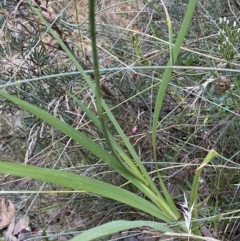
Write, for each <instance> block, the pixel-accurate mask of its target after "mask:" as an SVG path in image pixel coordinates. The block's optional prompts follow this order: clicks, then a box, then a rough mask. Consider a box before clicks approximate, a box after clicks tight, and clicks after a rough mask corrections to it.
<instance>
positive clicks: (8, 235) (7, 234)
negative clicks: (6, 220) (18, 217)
mask: <svg viewBox="0 0 240 241" xmlns="http://www.w3.org/2000/svg"><path fill="white" fill-rule="evenodd" d="M14 226H15V223H14V222H11V223H10V224H9V225H8V229H7V231H6V232H5V234H4V236H5V238H6V240H11V241H18V239H17V238H16V237H15V236H13V230H14Z"/></svg>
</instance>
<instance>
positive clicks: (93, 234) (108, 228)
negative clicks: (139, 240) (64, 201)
mask: <svg viewBox="0 0 240 241" xmlns="http://www.w3.org/2000/svg"><path fill="white" fill-rule="evenodd" d="M139 227H149V228H152V229H154V230H158V231H159V232H163V233H164V232H174V231H173V230H171V229H170V228H168V227H166V225H164V224H162V223H157V222H151V221H125V220H118V221H113V222H109V223H106V224H103V225H100V226H98V227H95V228H92V229H89V230H87V231H84V232H83V233H81V234H80V235H78V236H76V237H74V238H73V239H71V241H82V240H84V241H90V240H94V239H98V238H100V237H104V236H107V235H110V234H115V233H118V232H121V231H124V230H128V229H132V228H139Z"/></svg>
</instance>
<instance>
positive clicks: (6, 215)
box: [0, 198, 16, 229]
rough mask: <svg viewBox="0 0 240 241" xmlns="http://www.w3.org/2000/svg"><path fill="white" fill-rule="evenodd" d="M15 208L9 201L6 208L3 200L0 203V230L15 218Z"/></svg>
mask: <svg viewBox="0 0 240 241" xmlns="http://www.w3.org/2000/svg"><path fill="white" fill-rule="evenodd" d="M15 211H16V210H15V207H14V205H13V203H12V202H11V201H8V205H7V206H6V203H5V199H4V198H3V199H1V201H0V229H3V228H5V227H7V226H8V225H9V224H10V223H11V222H12V221H14V218H15Z"/></svg>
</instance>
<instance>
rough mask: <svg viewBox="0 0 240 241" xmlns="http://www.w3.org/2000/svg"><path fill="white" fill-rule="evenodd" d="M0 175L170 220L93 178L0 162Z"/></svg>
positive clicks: (145, 203)
mask: <svg viewBox="0 0 240 241" xmlns="http://www.w3.org/2000/svg"><path fill="white" fill-rule="evenodd" d="M0 173H5V174H12V175H15V176H19V177H29V178H33V179H35V180H39V181H43V182H49V183H53V184H57V185H61V186H63V187H68V188H72V189H75V190H79V191H86V192H89V193H93V194H97V195H100V196H103V197H107V198H111V199H113V200H116V201H119V202H122V203H125V204H127V205H129V206H131V207H134V208H137V209H139V210H141V211H143V212H146V213H148V214H150V215H152V216H154V217H157V218H159V219H161V220H164V221H165V222H171V219H170V218H169V217H168V216H167V215H165V214H164V213H163V212H162V211H161V210H160V209H159V208H158V207H157V206H155V205H154V204H152V203H151V202H149V201H147V200H145V199H143V198H141V197H139V196H138V195H136V194H134V193H132V192H129V191H127V190H125V189H122V188H120V187H116V186H114V185H112V184H109V183H106V182H103V181H99V180H95V179H93V178H89V177H84V176H80V175H76V174H73V173H68V172H64V171H57V170H52V169H47V168H41V167H33V166H29V165H21V164H17V163H9V162H2V161H0Z"/></svg>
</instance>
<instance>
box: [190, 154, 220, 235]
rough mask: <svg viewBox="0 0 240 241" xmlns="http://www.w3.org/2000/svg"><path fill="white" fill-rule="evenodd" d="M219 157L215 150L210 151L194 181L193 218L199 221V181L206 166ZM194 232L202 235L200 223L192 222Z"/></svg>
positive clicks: (191, 197)
mask: <svg viewBox="0 0 240 241" xmlns="http://www.w3.org/2000/svg"><path fill="white" fill-rule="evenodd" d="M217 156H218V153H217V152H216V151H215V150H211V151H209V153H208V154H207V156H206V157H205V158H204V160H203V163H202V164H201V165H200V167H198V168H197V170H196V174H195V176H194V179H193V184H192V188H191V193H190V206H193V212H192V217H193V218H194V219H195V220H197V219H198V210H197V200H198V188H199V180H200V177H201V173H202V170H203V168H204V166H206V165H207V164H208V163H209V162H210V161H212V160H213V159H214V158H216V157H217ZM192 230H193V232H194V234H196V235H201V232H200V230H199V225H198V221H195V222H194V221H193V222H192Z"/></svg>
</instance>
